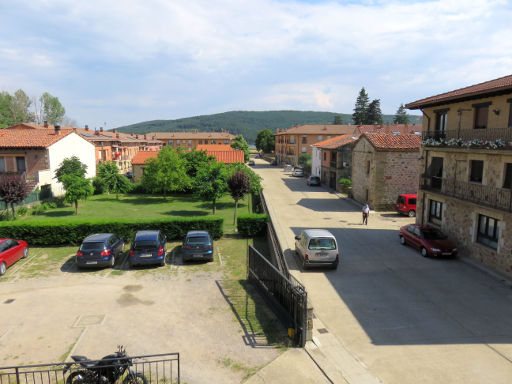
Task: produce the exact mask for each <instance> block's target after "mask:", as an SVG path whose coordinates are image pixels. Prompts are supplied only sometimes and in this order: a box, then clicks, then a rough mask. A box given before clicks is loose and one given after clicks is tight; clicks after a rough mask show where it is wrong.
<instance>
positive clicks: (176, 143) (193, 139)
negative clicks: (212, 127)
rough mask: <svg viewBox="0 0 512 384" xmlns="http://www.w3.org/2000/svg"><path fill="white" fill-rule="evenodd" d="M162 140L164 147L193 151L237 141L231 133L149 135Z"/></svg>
mask: <svg viewBox="0 0 512 384" xmlns="http://www.w3.org/2000/svg"><path fill="white" fill-rule="evenodd" d="M149 136H150V137H152V138H153V137H154V138H155V139H157V140H160V141H161V142H163V143H164V145H169V146H171V147H173V148H184V149H186V150H189V151H191V150H192V149H193V148H195V147H197V146H198V145H210V144H217V145H219V144H221V145H231V143H232V142H233V140H234V139H235V137H236V136H235V135H232V134H231V133H229V132H198V131H193V132H154V133H150V134H149Z"/></svg>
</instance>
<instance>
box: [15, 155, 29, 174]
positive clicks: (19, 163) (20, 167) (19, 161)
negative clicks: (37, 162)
mask: <svg viewBox="0 0 512 384" xmlns="http://www.w3.org/2000/svg"><path fill="white" fill-rule="evenodd" d="M16 169H17V171H18V172H25V171H26V170H27V168H26V166H25V158H24V157H18V156H16Z"/></svg>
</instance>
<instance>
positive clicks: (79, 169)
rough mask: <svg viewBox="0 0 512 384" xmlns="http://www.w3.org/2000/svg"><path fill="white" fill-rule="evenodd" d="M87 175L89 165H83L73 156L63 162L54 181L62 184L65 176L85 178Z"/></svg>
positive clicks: (56, 172)
mask: <svg viewBox="0 0 512 384" xmlns="http://www.w3.org/2000/svg"><path fill="white" fill-rule="evenodd" d="M86 173H87V165H85V164H84V163H82V162H81V161H80V159H79V158H78V157H77V156H71V157H68V158H65V159H64V160H62V163H60V165H59V167H58V168H57V169H56V170H55V177H54V179H57V180H59V181H60V182H61V183H63V181H62V177H63V176H64V175H74V176H78V177H84V176H85V174H86Z"/></svg>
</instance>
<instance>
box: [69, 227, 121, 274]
mask: <svg viewBox="0 0 512 384" xmlns="http://www.w3.org/2000/svg"><path fill="white" fill-rule="evenodd" d="M123 249H124V241H123V239H122V238H120V237H118V236H116V235H114V234H113V233H96V234H94V235H90V236H88V237H86V238H85V239H84V240H83V241H82V244H81V245H80V248H79V249H78V251H77V252H76V256H75V263H76V265H77V267H79V268H84V267H113V266H114V265H115V264H116V257H119V255H121V254H122V253H123Z"/></svg>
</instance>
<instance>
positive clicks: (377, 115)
mask: <svg viewBox="0 0 512 384" xmlns="http://www.w3.org/2000/svg"><path fill="white" fill-rule="evenodd" d="M365 124H382V111H381V110H380V99H375V100H372V102H371V103H370V104H369V105H368V110H367V111H366V122H365Z"/></svg>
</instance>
